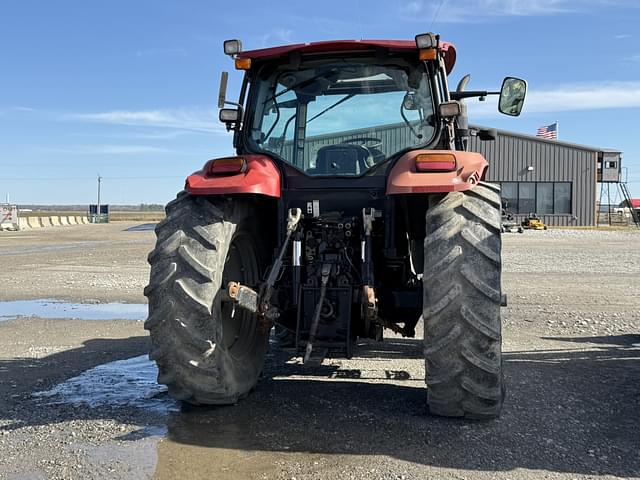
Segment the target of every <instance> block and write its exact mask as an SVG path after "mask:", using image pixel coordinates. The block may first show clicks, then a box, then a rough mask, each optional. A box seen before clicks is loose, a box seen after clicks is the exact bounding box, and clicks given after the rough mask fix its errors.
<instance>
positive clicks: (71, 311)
mask: <svg viewBox="0 0 640 480" xmlns="http://www.w3.org/2000/svg"><path fill="white" fill-rule="evenodd" d="M29 316H33V317H40V318H73V319H79V320H115V319H117V320H144V319H145V318H146V317H147V305H146V304H140V303H67V302H61V301H58V300H53V299H43V300H16V301H12V302H0V321H2V320H9V319H13V318H17V317H29Z"/></svg>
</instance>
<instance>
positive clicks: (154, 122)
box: [62, 109, 225, 134]
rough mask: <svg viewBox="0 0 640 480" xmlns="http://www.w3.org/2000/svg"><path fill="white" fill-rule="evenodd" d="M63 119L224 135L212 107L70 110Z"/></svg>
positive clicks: (223, 130)
mask: <svg viewBox="0 0 640 480" xmlns="http://www.w3.org/2000/svg"><path fill="white" fill-rule="evenodd" d="M62 118H63V120H66V121H79V122H89V123H102V124H110V125H124V126H133V127H153V128H170V129H174V130H188V131H193V132H202V133H213V134H223V133H225V129H224V127H223V126H222V125H221V124H220V123H218V122H217V121H216V119H215V112H214V110H208V109H190V110H186V109H180V110H138V111H132V110H112V111H108V112H97V113H69V114H66V115H64V116H63V117H62Z"/></svg>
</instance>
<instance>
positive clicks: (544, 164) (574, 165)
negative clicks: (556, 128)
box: [469, 132, 597, 225]
mask: <svg viewBox="0 0 640 480" xmlns="http://www.w3.org/2000/svg"><path fill="white" fill-rule="evenodd" d="M469 149H470V150H471V151H474V152H479V153H482V154H483V155H484V156H485V158H486V159H487V160H488V161H489V163H490V165H491V166H490V167H489V172H488V174H487V180H488V181H490V182H571V196H572V198H571V208H572V213H571V214H569V215H541V218H542V220H543V221H544V222H545V223H546V224H547V225H595V209H596V167H597V151H594V150H590V149H588V148H587V147H585V148H582V147H581V146H578V145H568V144H563V143H560V142H554V141H545V140H542V139H539V138H536V137H525V136H520V135H511V134H509V133H506V132H498V138H497V139H496V141H495V142H482V141H480V140H479V139H478V138H477V137H471V142H470V146H469ZM528 167H533V170H532V171H531V170H529V169H528Z"/></svg>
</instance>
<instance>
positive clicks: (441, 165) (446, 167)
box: [416, 153, 456, 172]
mask: <svg viewBox="0 0 640 480" xmlns="http://www.w3.org/2000/svg"><path fill="white" fill-rule="evenodd" d="M455 169H456V156H455V155H454V154H452V153H421V154H419V155H418V156H416V171H418V172H451V171H453V170H455Z"/></svg>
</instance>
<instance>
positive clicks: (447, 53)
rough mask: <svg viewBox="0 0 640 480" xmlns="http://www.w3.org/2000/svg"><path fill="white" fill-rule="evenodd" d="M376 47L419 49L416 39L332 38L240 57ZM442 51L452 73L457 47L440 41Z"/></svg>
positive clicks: (253, 58) (255, 58) (272, 56)
mask: <svg viewBox="0 0 640 480" xmlns="http://www.w3.org/2000/svg"><path fill="white" fill-rule="evenodd" d="M374 48H387V49H389V50H390V51H392V52H408V51H412V50H413V51H416V52H417V51H418V47H416V42H415V41H414V40H332V41H325V42H311V43H296V44H293V45H283V46H281V47H271V48H261V49H259V50H248V51H246V52H240V53H239V54H238V58H251V59H252V60H258V59H267V58H276V57H281V56H283V55H287V54H289V53H291V52H300V53H332V52H345V51H354V50H355V51H357V50H370V49H374ZM439 48H440V51H441V52H442V53H443V54H444V63H445V68H446V69H447V74H449V73H451V71H452V70H453V66H454V65H455V63H456V49H455V47H454V46H453V44H451V43H447V42H440V47H439Z"/></svg>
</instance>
